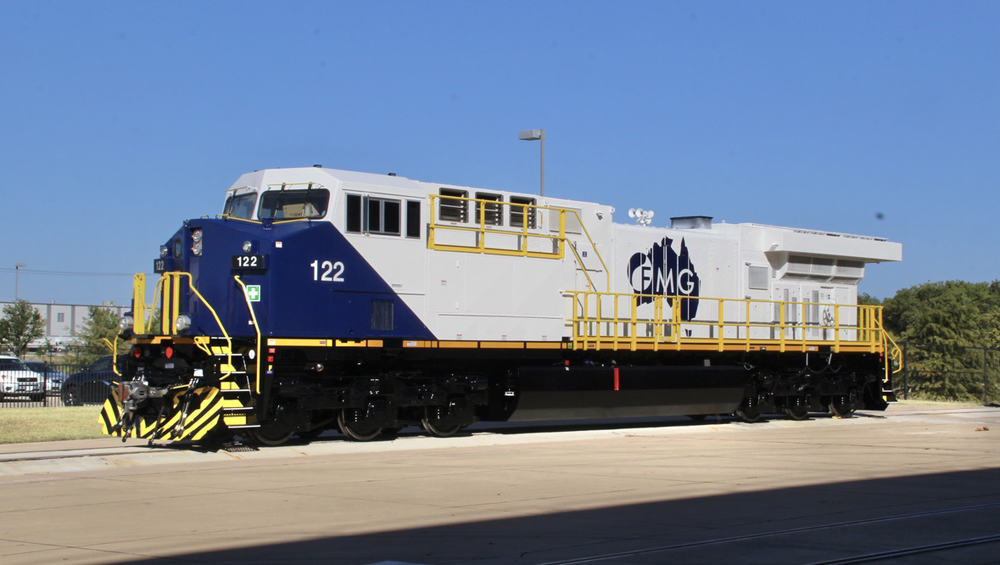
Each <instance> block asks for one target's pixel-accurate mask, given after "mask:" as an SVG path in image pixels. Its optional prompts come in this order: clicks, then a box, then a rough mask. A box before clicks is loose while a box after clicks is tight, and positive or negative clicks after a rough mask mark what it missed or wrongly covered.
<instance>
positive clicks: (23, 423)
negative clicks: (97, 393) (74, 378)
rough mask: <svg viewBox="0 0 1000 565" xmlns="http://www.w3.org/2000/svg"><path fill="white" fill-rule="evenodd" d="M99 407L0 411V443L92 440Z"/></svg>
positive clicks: (96, 431)
mask: <svg viewBox="0 0 1000 565" xmlns="http://www.w3.org/2000/svg"><path fill="white" fill-rule="evenodd" d="M100 413H101V407H100V406H59V407H51V408H3V409H0V443H29V442H35V441H57V440H64V439H93V438H100V437H106V436H104V435H103V434H101V429H100V424H99V423H98V418H99V417H100Z"/></svg>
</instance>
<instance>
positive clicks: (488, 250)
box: [427, 194, 611, 292]
mask: <svg viewBox="0 0 1000 565" xmlns="http://www.w3.org/2000/svg"><path fill="white" fill-rule="evenodd" d="M428 196H429V197H430V222H429V223H428V231H427V247H428V249H435V250H438V251H458V252H464V253H485V254H490V255H510V256H520V257H534V258H543V259H562V258H564V257H565V256H566V242H567V241H568V239H569V238H568V237H567V236H566V215H567V214H573V216H575V217H576V219H577V224H578V225H579V226H580V229H581V230H582V234H583V235H584V236H585V237H586V238H587V241H588V242H589V243H590V247H591V249H593V250H594V254H595V255H596V256H597V259H598V261H600V263H601V268H603V269H604V275H605V279H606V280H605V289H610V288H611V273H610V271H608V266H607V264H606V263H605V262H604V258H603V257H602V256H601V253H600V251H599V250H598V249H597V244H595V243H594V239H593V238H592V237H591V236H590V231H589V230H587V226H586V225H585V224H584V223H583V219H582V218H581V217H580V214H579V212H578V211H577V210H574V209H572V208H562V207H558V206H541V205H538V204H526V203H520V202H504V201H502V200H489V199H482V198H469V197H465V196H449V195H441V194H430V195H428ZM440 199H446V200H457V201H462V202H473V203H477V204H479V206H478V208H479V214H478V218H476V219H474V220H472V221H469V220H463V221H458V220H456V224H443V223H440V220H439V218H437V216H436V211H437V204H436V201H437V200H440ZM487 205H490V206H496V207H500V208H502V207H505V206H506V207H515V206H516V207H519V208H523V209H524V215H523V221H522V224H521V226H520V229H518V230H514V229H505V228H504V227H503V225H502V224H487V223H486V208H487ZM529 210H531V211H532V213H534V211H536V210H553V211H556V212H558V213H559V226H558V230H557V231H556V233H539V232H541V231H542V230H541V228H534V229H538V230H539V232H532V231H528V228H529V227H530V225H531V222H529V221H528V217H529V216H528V211H529ZM445 221H448V220H445ZM457 224H466V225H457ZM549 229H550V231H551V228H549ZM436 230H448V231H456V232H469V233H475V234H477V236H478V237H477V238H476V244H475V245H461V244H455V243H440V242H439V241H438V240H437V237H436V234H435V231H436ZM487 234H490V235H510V236H516V237H520V238H521V239H520V243H519V245H518V246H517V248H516V249H515V248H514V247H513V246H512V247H490V246H487V245H486V235H487ZM530 239H538V240H550V241H555V242H557V243H558V249H557V250H556V251H552V252H546V251H530V250H529V249H528V241H529V240H530ZM569 247H570V249H571V250H572V252H573V256H574V258H575V259H576V262H577V264H578V265H580V268H581V270H582V271H583V275H584V277H586V279H587V284H588V286H589V288H590V289H591V290H593V291H595V292H596V291H597V286H596V285H595V284H594V282H593V281H592V280H591V278H590V273H588V272H587V271H588V269H587V266H586V264H585V263H584V262H583V258H582V257H581V256H580V254H579V252H578V251H577V249H576V247H574V246H573V245H570V246H569Z"/></svg>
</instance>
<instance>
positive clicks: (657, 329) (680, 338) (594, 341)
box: [565, 291, 896, 358]
mask: <svg viewBox="0 0 1000 565" xmlns="http://www.w3.org/2000/svg"><path fill="white" fill-rule="evenodd" d="M565 294H566V295H567V296H568V297H569V298H570V299H571V300H572V301H573V310H572V312H573V314H572V317H571V318H570V319H569V320H568V322H569V324H570V325H571V326H572V332H573V343H574V347H578V348H584V349H600V348H602V347H611V348H613V349H617V348H618V347H619V345H620V344H621V345H622V346H626V347H629V348H630V349H633V350H634V349H636V348H637V347H638V346H640V345H641V346H644V347H648V348H651V349H653V350H658V349H659V348H660V347H662V346H664V345H669V346H672V347H673V348H675V349H678V350H680V349H684V348H685V347H695V348H697V349H699V350H704V349H706V348H711V349H716V350H719V351H723V350H727V349H728V350H734V349H735V350H744V351H750V350H751V349H754V348H772V347H773V348H776V349H778V350H779V351H788V350H801V351H812V350H814V348H815V347H818V346H825V347H829V348H830V350H831V351H833V352H835V353H836V352H840V351H842V350H843V349H844V348H846V347H850V348H852V349H854V350H857V348H858V347H862V348H864V349H867V350H869V351H871V352H876V351H885V350H887V349H889V348H888V342H891V343H892V344H893V346H894V347H896V346H895V342H894V341H892V337H891V336H889V335H888V332H886V331H885V330H884V329H883V328H882V327H881V323H880V321H879V317H880V314H881V310H880V308H881V307H877V306H866V305H854V304H826V303H814V302H789V301H779V300H754V299H745V298H739V299H737V298H714V297H704V296H684V295H679V296H662V295H652V294H632V293H602V292H592V291H568V292H566V293H565ZM622 300H627V301H629V308H627V309H625V308H621V307H620V305H621V304H622V302H621V301H622ZM640 300H641V301H645V302H651V303H652V304H648V305H645V306H644V307H642V310H644V311H642V313H641V314H640V307H639V305H638V303H639V302H640ZM688 300H698V301H701V311H702V312H703V315H702V318H701V319H694V320H684V319H682V316H681V311H682V304H683V303H684V301H688ZM712 302H715V303H716V304H715V306H717V308H712ZM665 303H670V306H669V307H667V306H666V305H665ZM754 305H757V306H765V308H762V309H760V310H758V311H759V312H773V307H774V305H777V306H778V308H777V310H778V312H777V315H776V316H775V315H774V314H771V315H768V316H765V317H762V318H760V319H757V320H754V319H752V311H753V308H752V307H753V306H754ZM811 306H820V307H825V308H833V314H832V315H829V314H828V315H827V316H826V317H825V318H826V319H825V320H811V319H810V318H809V316H805V315H801V314H805V313H807V312H808V307H811ZM790 309H791V311H793V312H795V313H796V314H800V315H801V316H800V317H798V318H796V319H794V321H790V320H788V316H786V311H789V310H790ZM841 309H845V312H843V313H842V312H841V311H840V310H841ZM626 310H627V312H626ZM851 311H853V312H854V314H853V315H851V313H850V312H851ZM604 312H609V313H610V317H608V316H606V315H605V314H604ZM704 313H707V314H704ZM727 313H728V314H729V315H730V316H732V317H733V318H734V319H729V320H727V319H726V317H727ZM643 326H645V327H646V328H647V335H645V336H640V335H639V330H640V328H642V327H643ZM667 327H669V328H670V332H669V334H664V332H663V331H662V330H663V329H666V328H667ZM699 328H700V329H699ZM754 329H757V330H758V331H757V332H754V331H753V330H754ZM831 332H832V335H831ZM688 334H690V335H688ZM752 334H756V335H752ZM775 334H777V335H775ZM886 340H888V342H887V341H886ZM893 356H894V358H895V357H896V354H895V353H893Z"/></svg>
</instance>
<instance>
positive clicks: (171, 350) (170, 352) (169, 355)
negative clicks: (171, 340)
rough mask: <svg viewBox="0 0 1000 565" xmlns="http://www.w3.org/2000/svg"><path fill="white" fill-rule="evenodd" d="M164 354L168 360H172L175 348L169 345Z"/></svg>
mask: <svg viewBox="0 0 1000 565" xmlns="http://www.w3.org/2000/svg"><path fill="white" fill-rule="evenodd" d="M163 354H164V355H165V356H166V357H167V359H172V358H173V356H174V348H173V347H171V346H169V345H168V346H167V349H166V351H164V352H163Z"/></svg>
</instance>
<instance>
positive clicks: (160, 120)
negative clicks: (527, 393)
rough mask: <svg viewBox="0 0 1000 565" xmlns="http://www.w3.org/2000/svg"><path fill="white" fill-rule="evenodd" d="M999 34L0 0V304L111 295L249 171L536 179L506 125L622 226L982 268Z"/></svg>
mask: <svg viewBox="0 0 1000 565" xmlns="http://www.w3.org/2000/svg"><path fill="white" fill-rule="evenodd" d="M997 30H1000V3H997V2H919V1H905V2H886V1H873V2H624V1H623V2H537V1H532V2H521V1H504V2H378V1H373V2H351V3H348V2H282V3H278V2H97V1H88V2H69V1H67V2H51V1H31V2H27V1H24V2H21V1H10V0H0V108H2V111H0V165H2V171H3V173H4V187H3V195H4V199H3V200H4V212H5V213H4V221H3V222H2V224H0V236H2V240H3V242H5V245H3V246H0V300H10V299H12V298H13V295H14V265H15V263H19V262H24V263H27V267H25V269H24V270H22V271H21V275H20V278H19V281H20V284H19V289H18V291H19V296H20V297H21V298H25V299H28V300H32V301H44V302H49V301H55V302H73V303H95V302H101V301H103V300H114V301H116V302H118V303H120V304H121V303H127V301H128V300H129V298H130V287H131V279H130V277H129V276H125V275H123V274H124V273H132V272H141V271H146V270H149V269H151V264H152V260H153V258H154V256H155V255H156V252H157V249H158V247H159V245H160V243H162V242H163V241H164V240H165V239H166V238H167V237H168V236H169V235H170V234H172V233H173V232H174V231H175V230H176V229H177V228H178V227H179V226H180V224H181V222H182V220H183V219H185V218H189V217H195V216H201V215H207V214H216V213H218V212H219V211H220V210H221V206H222V200H223V190H224V189H225V188H226V187H228V186H229V185H230V184H231V183H232V182H233V181H234V180H235V179H236V177H237V176H239V175H240V174H242V173H244V172H248V171H252V170H255V169H261V168H267V167H292V166H310V165H313V164H323V165H325V166H328V167H334V168H344V169H351V170H359V171H366V172H395V173H398V174H399V175H401V176H407V177H409V178H413V179H419V180H427V181H439V182H449V183H456V184H465V185H471V186H477V187H491V188H496V189H505V190H525V191H534V190H536V189H537V185H538V145H537V142H534V143H527V142H522V141H518V140H517V132H518V130H521V129H527V128H545V129H546V192H547V193H548V194H551V195H554V196H560V197H566V198H575V199H581V200H594V201H599V202H603V203H607V204H610V205H613V206H615V207H616V208H617V209H618V213H617V214H616V218H617V220H618V221H621V222H626V221H628V218H627V217H626V216H625V214H624V212H625V211H626V210H627V209H628V208H630V207H643V208H648V209H653V210H655V211H656V213H657V217H656V218H657V222H655V223H657V224H661V225H662V224H664V223H666V222H667V221H668V220H667V218H669V217H670V216H677V215H698V214H703V215H710V216H714V217H715V218H716V220H717V221H723V220H724V221H728V222H760V223H769V224H776V225H789V226H796V227H806V228H815V229H824V230H831V231H842V232H851V233H861V234H866V235H878V236H884V237H888V238H890V239H892V240H895V241H899V242H902V244H903V256H904V260H903V262H902V263H898V264H886V265H873V266H871V267H870V268H869V269H868V273H867V274H868V276H867V278H866V279H865V280H864V281H863V282H862V283H861V290H862V291H863V292H868V293H871V294H874V295H876V296H882V297H886V296H892V295H893V294H894V293H895V292H896V291H897V290H899V289H901V288H906V287H909V286H912V285H916V284H920V283H923V282H927V281H939V280H952V279H961V280H968V281H991V280H995V279H998V278H1000V275H998V271H1000V251H998V248H1000V247H998V245H997V242H1000V221H998V220H997V209H998V206H997V202H998V198H997V196H996V194H997V192H998V188H1000V167H998V156H1000V103H998V101H1000V72H998V71H1000V33H998V31H997ZM879 215H881V219H880V217H879ZM661 219H662V220H661ZM59 273H62V274H59ZM77 273H86V275H83V274H77ZM95 273H97V274H98V275H95ZM101 273H112V274H114V273H118V274H117V275H110V276H105V275H99V274H101Z"/></svg>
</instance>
